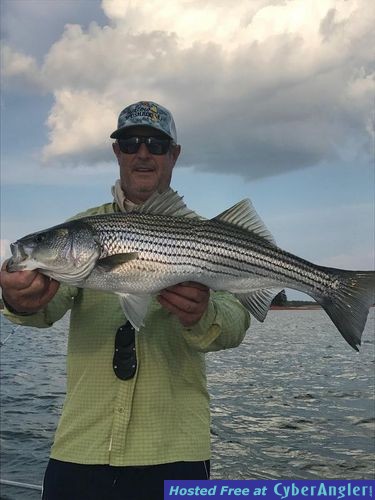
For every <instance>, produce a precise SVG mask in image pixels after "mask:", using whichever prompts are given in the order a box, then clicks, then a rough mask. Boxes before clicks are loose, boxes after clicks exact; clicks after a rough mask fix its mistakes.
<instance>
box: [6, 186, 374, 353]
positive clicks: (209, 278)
mask: <svg viewBox="0 0 375 500" xmlns="http://www.w3.org/2000/svg"><path fill="white" fill-rule="evenodd" d="M11 251H12V258H11V259H10V261H9V262H8V267H7V269H8V271H10V272H12V271H20V270H33V269H38V270H39V271H40V272H42V273H43V274H45V275H47V276H49V277H51V278H54V279H56V280H58V281H60V282H63V283H68V284H70V285H75V286H78V287H81V288H93V289H98V290H105V291H111V292H114V293H117V294H119V295H120V301H121V304H122V307H123V310H124V313H125V315H126V317H127V318H128V319H129V321H130V322H131V323H132V324H133V326H134V327H135V328H136V329H139V328H140V327H141V326H142V325H143V320H144V317H145V315H146V311H147V307H148V304H149V301H150V299H151V297H152V296H153V295H155V294H157V293H158V292H159V291H160V290H162V289H164V288H167V287H169V286H172V285H175V284H177V283H181V282H185V281H195V282H199V283H202V284H204V285H206V286H208V287H209V288H211V289H213V290H227V291H229V292H231V293H233V294H234V295H235V296H236V297H237V298H238V299H239V300H240V302H241V303H242V304H243V305H244V306H245V307H246V308H247V309H248V310H249V312H251V313H252V314H253V315H254V316H255V317H256V318H257V319H258V320H259V321H264V319H265V317H266V315H267V311H268V309H269V307H270V305H271V302H272V299H273V297H274V296H275V295H276V294H277V293H279V291H280V290H282V289H283V288H285V287H286V288H292V289H295V290H298V291H301V292H304V293H307V294H308V295H310V296H311V297H313V298H314V299H315V300H316V301H317V302H318V303H319V304H321V306H322V307H323V308H324V310H325V311H326V312H327V314H328V315H329V317H330V318H331V319H332V321H333V322H334V324H335V325H336V327H337V328H338V330H339V331H340V332H341V334H342V335H343V337H344V338H345V340H346V341H347V342H348V343H349V344H350V345H351V346H352V347H353V348H354V349H356V350H358V346H359V345H360V343H361V335H362V332H363V329H364V327H365V323H366V319H367V315H368V311H369V307H370V306H371V305H372V304H373V303H374V285H375V279H374V278H375V272H374V271H345V270H341V269H333V268H327V267H322V266H318V265H315V264H313V263H311V262H308V261H306V260H304V259H301V258H299V257H297V256H295V255H293V254H291V253H288V252H285V251H284V250H282V249H280V248H278V247H277V245H276V243H275V241H274V239H273V237H272V235H271V233H270V232H269V231H268V229H267V228H266V227H265V225H264V223H263V222H262V221H261V219H260V218H259V216H258V214H257V213H256V211H255V209H254V208H253V206H252V205H251V203H250V202H249V201H248V200H243V201H241V202H239V203H237V204H236V205H234V206H233V207H232V208H230V209H228V210H226V211H225V212H223V213H221V214H220V215H218V216H216V217H214V218H213V219H211V220H206V219H202V218H199V217H198V216H197V215H196V214H195V213H194V212H192V211H191V210H189V209H188V208H187V207H186V205H185V204H184V202H183V200H182V198H181V197H180V196H179V195H178V193H176V192H175V191H173V190H171V189H170V190H168V191H166V192H165V193H163V194H158V193H155V194H154V195H153V196H151V198H149V200H147V201H146V202H145V203H144V204H143V205H142V206H140V207H137V208H136V209H135V210H134V211H132V212H130V213H114V214H105V215H93V216H88V217H83V218H81V219H76V220H71V221H68V222H66V223H64V224H60V225H58V226H54V227H52V228H49V229H46V230H43V231H39V232H37V233H33V234H30V235H28V236H25V237H23V238H21V239H20V240H18V241H16V242H15V243H13V244H12V245H11Z"/></svg>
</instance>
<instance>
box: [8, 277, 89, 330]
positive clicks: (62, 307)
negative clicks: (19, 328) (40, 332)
mask: <svg viewBox="0 0 375 500" xmlns="http://www.w3.org/2000/svg"><path fill="white" fill-rule="evenodd" d="M79 290H80V289H79V288H76V287H72V286H67V285H60V287H59V289H58V291H57V293H56V295H55V296H54V297H53V299H52V300H51V301H50V302H49V303H48V305H47V306H46V307H45V308H44V309H42V310H41V311H38V312H36V313H32V314H28V315H18V314H16V313H13V312H11V311H9V309H7V308H6V306H5V307H4V316H5V317H6V318H7V319H8V320H9V321H11V322H12V323H15V324H17V325H25V326H33V327H36V328H48V327H50V326H52V325H53V324H54V323H55V322H56V321H58V320H59V319H60V318H62V317H63V316H64V314H65V313H66V312H67V311H68V310H69V309H71V307H72V305H73V301H74V298H75V297H76V296H77V295H78V293H79Z"/></svg>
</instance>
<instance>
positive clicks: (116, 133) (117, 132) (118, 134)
mask: <svg viewBox="0 0 375 500" xmlns="http://www.w3.org/2000/svg"><path fill="white" fill-rule="evenodd" d="M138 127H147V128H152V129H153V130H157V131H158V132H161V133H162V134H163V135H165V136H166V137H169V138H170V139H172V140H173V137H171V136H170V135H169V134H167V133H166V132H165V131H164V130H162V129H160V128H159V127H153V126H151V125H145V124H142V123H140V124H139V125H138V124H134V125H128V126H126V127H122V128H118V129H117V130H115V131H114V132H112V134H111V135H110V136H109V137H110V138H111V139H119V138H120V137H121V136H122V134H123V133H124V132H125V130H128V129H130V128H138Z"/></svg>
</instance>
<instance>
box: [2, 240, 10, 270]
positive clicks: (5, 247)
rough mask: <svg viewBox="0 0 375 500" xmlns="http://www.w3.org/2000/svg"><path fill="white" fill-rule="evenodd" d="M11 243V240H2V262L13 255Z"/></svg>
mask: <svg viewBox="0 0 375 500" xmlns="http://www.w3.org/2000/svg"><path fill="white" fill-rule="evenodd" d="M9 245H10V241H9V240H5V239H1V240H0V263H1V264H2V263H3V262H4V260H6V259H9V257H10V256H11V253H10V248H9Z"/></svg>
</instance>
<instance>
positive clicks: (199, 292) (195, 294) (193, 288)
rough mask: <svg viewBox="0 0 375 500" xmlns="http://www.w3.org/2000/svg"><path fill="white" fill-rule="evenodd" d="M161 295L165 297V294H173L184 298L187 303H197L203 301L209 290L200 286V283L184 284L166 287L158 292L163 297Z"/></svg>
mask: <svg viewBox="0 0 375 500" xmlns="http://www.w3.org/2000/svg"><path fill="white" fill-rule="evenodd" d="M163 293H164V294H165V295H166V296H167V294H175V295H178V296H180V297H183V298H186V299H188V300H189V301H193V302H198V303H199V302H201V301H202V300H204V299H205V297H206V296H207V295H209V288H207V287H206V286H205V285H201V284H200V283H193V282H186V283H179V284H178V285H174V286H171V287H168V288H166V289H165V290H162V291H161V292H160V294H161V295H163ZM169 296H170V295H169Z"/></svg>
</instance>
